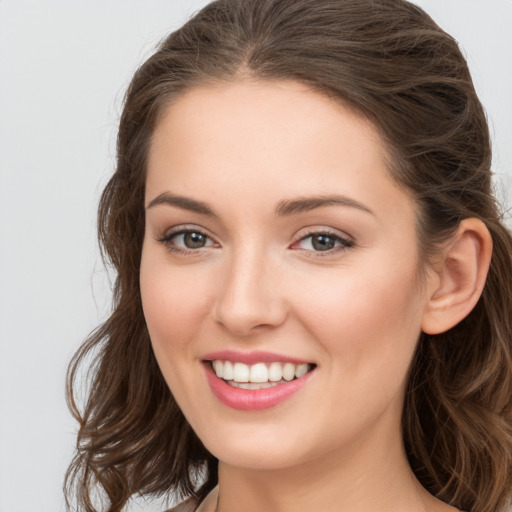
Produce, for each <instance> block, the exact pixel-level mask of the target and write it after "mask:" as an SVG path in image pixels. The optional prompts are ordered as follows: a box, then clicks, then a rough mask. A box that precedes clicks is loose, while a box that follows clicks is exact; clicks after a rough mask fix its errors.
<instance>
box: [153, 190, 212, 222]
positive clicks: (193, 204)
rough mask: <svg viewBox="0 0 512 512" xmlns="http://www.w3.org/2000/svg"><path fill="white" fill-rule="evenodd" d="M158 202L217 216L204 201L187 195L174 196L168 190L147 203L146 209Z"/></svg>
mask: <svg viewBox="0 0 512 512" xmlns="http://www.w3.org/2000/svg"><path fill="white" fill-rule="evenodd" d="M159 204H168V205H170V206H177V207H178V208H181V209H182V210H188V211H191V212H195V213H200V214H201V215H208V216H210V217H218V215H217V214H216V213H215V212H214V211H213V209H212V208H210V207H209V206H208V205H207V204H206V203H203V202H202V201H196V200H195V199H190V198H189V197H183V196H175V195H174V194H170V193H169V192H163V193H162V194H160V195H158V196H157V197H155V198H154V199H153V200H152V201H150V202H149V204H148V205H147V206H146V209H149V208H153V207H154V206H157V205H159Z"/></svg>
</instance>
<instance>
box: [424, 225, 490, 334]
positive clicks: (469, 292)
mask: <svg viewBox="0 0 512 512" xmlns="http://www.w3.org/2000/svg"><path fill="white" fill-rule="evenodd" d="M491 256H492V238H491V235H490V233H489V230H488V229H487V227H486V225H485V224H484V223H483V222H482V221H481V220H479V219H475V218H470V219H465V220H463V221H461V223H460V224H459V227H458V229H457V232H456V234H455V235H454V237H453V238H452V239H451V241H450V243H449V244H448V246H447V247H446V249H445V250H444V251H443V253H442V259H441V262H440V264H439V266H437V265H436V266H435V269H433V270H432V272H433V273H432V274H431V276H430V277H429V281H428V282H429V285H428V286H427V288H430V289H429V290H428V295H427V305H426V309H425V312H424V315H423V319H422V326H421V327H422V330H423V332H425V333H427V334H440V333H442V332H445V331H447V330H449V329H451V328H452V327H453V326H455V325H457V324H458V323H459V322H460V321H461V320H462V319H463V318H465V317H466V316H467V315H468V314H469V313H470V312H471V310H472V309H473V308H474V307H475V304H476V303H477V301H478V299H479V298H480V295H481V294H482V290H483V288H484V285H485V280H486V277H487V272H488V270H489V265H490V263H491Z"/></svg>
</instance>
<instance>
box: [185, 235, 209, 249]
mask: <svg viewBox="0 0 512 512" xmlns="http://www.w3.org/2000/svg"><path fill="white" fill-rule="evenodd" d="M183 241H184V242H185V245H186V246H187V247H188V248H189V249H199V248H201V247H204V245H205V244H206V237H205V236H204V235H202V234H201V233H193V232H192V233H185V236H184V237H183Z"/></svg>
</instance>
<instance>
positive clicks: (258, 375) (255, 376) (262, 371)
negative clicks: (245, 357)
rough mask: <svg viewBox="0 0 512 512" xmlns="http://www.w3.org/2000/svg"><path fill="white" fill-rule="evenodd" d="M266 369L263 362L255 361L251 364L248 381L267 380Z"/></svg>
mask: <svg viewBox="0 0 512 512" xmlns="http://www.w3.org/2000/svg"><path fill="white" fill-rule="evenodd" d="M267 380H268V370H267V365H266V364H265V363H256V364H253V365H252V366H251V374H250V377H249V381H250V382H267Z"/></svg>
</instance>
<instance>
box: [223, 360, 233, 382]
mask: <svg viewBox="0 0 512 512" xmlns="http://www.w3.org/2000/svg"><path fill="white" fill-rule="evenodd" d="M222 378H223V379H224V380H233V363H232V362H231V361H224V369H223V375H222Z"/></svg>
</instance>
